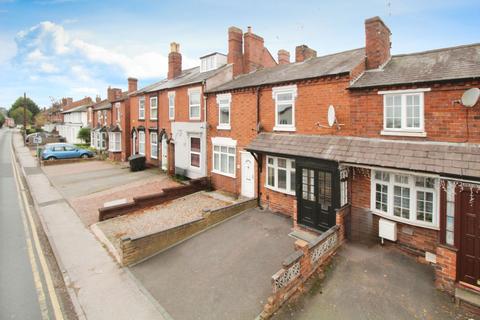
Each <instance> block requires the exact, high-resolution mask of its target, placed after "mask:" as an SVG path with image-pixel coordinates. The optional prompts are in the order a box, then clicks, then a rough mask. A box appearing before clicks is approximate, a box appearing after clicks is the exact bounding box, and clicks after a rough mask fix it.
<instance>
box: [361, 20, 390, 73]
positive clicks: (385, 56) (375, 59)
mask: <svg viewBox="0 0 480 320" xmlns="http://www.w3.org/2000/svg"><path fill="white" fill-rule="evenodd" d="M391 34H392V33H391V32H390V29H389V28H388V27H387V26H386V25H385V23H384V22H383V21H382V19H380V18H379V17H373V18H370V19H367V20H365V40H366V41H365V42H366V43H365V55H366V57H367V63H366V68H367V69H377V68H379V67H380V66H382V65H383V64H385V62H387V61H388V60H389V59H390V47H391V42H390V35H391Z"/></svg>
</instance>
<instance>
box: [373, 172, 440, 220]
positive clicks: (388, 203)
mask: <svg viewBox="0 0 480 320" xmlns="http://www.w3.org/2000/svg"><path fill="white" fill-rule="evenodd" d="M438 184H439V183H438V179H437V178H434V177H431V176H418V175H409V174H408V173H403V172H389V171H379V170H374V171H372V179H371V209H372V211H373V212H375V213H377V214H379V215H381V216H384V217H386V218H389V219H393V220H397V221H399V222H404V223H408V224H413V225H419V226H424V227H431V228H438V221H439V219H438V201H437V195H438Z"/></svg>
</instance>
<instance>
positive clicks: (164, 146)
mask: <svg viewBox="0 0 480 320" xmlns="http://www.w3.org/2000/svg"><path fill="white" fill-rule="evenodd" d="M162 170H165V171H167V170H168V144H167V138H166V137H165V136H163V139H162Z"/></svg>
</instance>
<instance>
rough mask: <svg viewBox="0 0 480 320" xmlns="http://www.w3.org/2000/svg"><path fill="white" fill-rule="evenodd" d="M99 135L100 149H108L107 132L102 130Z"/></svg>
mask: <svg viewBox="0 0 480 320" xmlns="http://www.w3.org/2000/svg"><path fill="white" fill-rule="evenodd" d="M98 136H99V142H98V149H100V150H105V149H107V133H106V132H100V133H99V135H98Z"/></svg>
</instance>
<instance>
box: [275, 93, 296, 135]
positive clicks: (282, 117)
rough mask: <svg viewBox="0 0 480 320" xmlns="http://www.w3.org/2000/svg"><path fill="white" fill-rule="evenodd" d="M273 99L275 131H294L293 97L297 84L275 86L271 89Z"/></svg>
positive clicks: (294, 97)
mask: <svg viewBox="0 0 480 320" xmlns="http://www.w3.org/2000/svg"><path fill="white" fill-rule="evenodd" d="M272 97H273V99H274V100H275V127H274V128H273V130H275V131H295V99H296V98H297V86H296V85H292V86H284V87H275V88H273V89H272Z"/></svg>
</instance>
